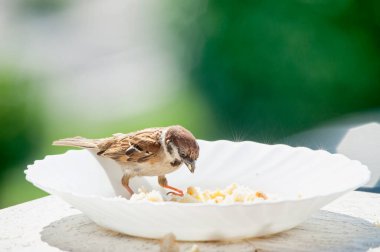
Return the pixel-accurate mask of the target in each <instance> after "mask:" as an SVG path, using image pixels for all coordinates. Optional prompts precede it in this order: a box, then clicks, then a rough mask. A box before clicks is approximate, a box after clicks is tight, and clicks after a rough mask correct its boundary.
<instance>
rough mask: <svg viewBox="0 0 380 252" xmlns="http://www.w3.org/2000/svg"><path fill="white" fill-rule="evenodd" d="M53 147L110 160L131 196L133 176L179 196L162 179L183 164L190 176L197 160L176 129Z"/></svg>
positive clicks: (192, 143)
mask: <svg viewBox="0 0 380 252" xmlns="http://www.w3.org/2000/svg"><path fill="white" fill-rule="evenodd" d="M53 145H56V146H71V147H80V148H85V149H92V150H96V152H97V155H99V156H102V157H106V158H110V159H112V160H114V161H116V162H117V163H119V164H120V166H121V167H122V169H123V176H122V178H121V183H122V185H123V186H124V187H125V189H126V190H127V191H128V192H129V193H130V194H131V195H132V194H133V193H134V192H133V190H132V189H131V187H130V186H129V180H130V179H131V178H133V177H136V176H158V183H159V185H160V186H162V187H164V188H166V189H169V190H172V191H171V192H168V194H174V195H177V196H183V191H182V190H180V189H177V188H175V187H172V186H169V184H168V180H167V179H166V177H165V175H166V174H168V173H171V172H174V171H175V170H177V169H178V168H179V167H180V166H181V165H182V164H185V165H186V166H187V167H188V169H189V170H190V172H191V173H194V171H195V161H196V160H197V159H198V156H199V145H198V143H197V141H196V139H195V137H194V136H193V134H192V133H191V132H190V131H189V130H187V129H185V128H184V127H182V126H180V125H175V126H169V127H160V128H147V129H143V130H140V131H136V132H131V133H127V134H122V133H117V134H113V135H112V136H111V137H107V138H101V139H88V138H83V137H80V136H77V137H72V138H65V139H60V140H57V141H54V142H53Z"/></svg>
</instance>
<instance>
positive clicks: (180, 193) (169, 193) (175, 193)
mask: <svg viewBox="0 0 380 252" xmlns="http://www.w3.org/2000/svg"><path fill="white" fill-rule="evenodd" d="M171 194H173V195H176V196H179V197H183V192H182V191H179V192H168V193H166V195H171Z"/></svg>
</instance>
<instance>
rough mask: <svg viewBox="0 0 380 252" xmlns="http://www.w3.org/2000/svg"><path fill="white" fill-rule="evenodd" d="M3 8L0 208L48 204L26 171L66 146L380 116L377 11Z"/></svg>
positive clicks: (277, 5)
mask: <svg viewBox="0 0 380 252" xmlns="http://www.w3.org/2000/svg"><path fill="white" fill-rule="evenodd" d="M53 2H54V3H53ZM1 3H2V4H3V7H4V8H2V9H1V10H0V16H1V17H2V18H1V19H0V39H1V41H2V44H1V46H0V148H1V151H0V160H1V161H0V164H1V165H0V208H2V207H7V206H10V205H13V204H17V203H20V202H24V201H27V200H31V199H34V198H37V197H40V196H43V195H45V193H43V192H41V191H40V190H38V189H36V188H35V187H33V186H32V185H31V184H29V183H28V182H26V181H25V178H24V173H23V170H24V169H25V168H26V165H27V164H31V163H33V162H34V160H36V159H42V158H43V157H44V156H45V155H48V154H57V153H62V152H64V151H65V150H66V149H67V148H60V147H52V146H51V142H52V141H53V140H55V139H58V138H63V137H69V136H76V135H81V136H86V137H90V138H96V137H105V136H108V135H111V134H112V133H116V132H129V131H133V130H138V129H142V128H146V127H153V126H166V125H171V124H181V125H183V126H185V127H187V128H188V129H190V130H191V131H192V132H193V133H194V135H195V136H196V137H197V138H201V139H208V140H212V139H219V138H223V139H230V140H234V141H242V140H254V141H260V142H265V143H279V142H282V140H283V139H284V138H285V137H288V136H290V135H292V134H295V133H297V132H301V131H304V130H307V129H310V128H312V127H315V126H317V125H320V124H322V123H324V122H326V121H328V120H331V119H334V118H338V117H340V116H343V115H346V114H349V113H353V112H360V111H367V110H371V109H376V108H377V109H378V108H379V107H380V95H379V94H380V60H379V59H380V2H379V1H376V0H372V1H359V0H336V1H327V0H318V1H317V0H315V1H313V0H303V1H301V0H299V1H270V0H267V1H216V0H215V1H190V2H186V3H185V2H177V1H172V0H166V1H162V2H159V3H152V2H150V1H139V2H135V1H115V2H112V3H111V2H106V1H94V2H87V1H78V2H73V1H63V0H60V1H46V0H33V1H27V0H18V1H10V0H7V1H6V0H2V1H1Z"/></svg>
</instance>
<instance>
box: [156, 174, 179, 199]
mask: <svg viewBox="0 0 380 252" xmlns="http://www.w3.org/2000/svg"><path fill="white" fill-rule="evenodd" d="M158 184H160V186H162V187H163V188H167V189H170V190H173V191H174V192H168V193H167V195H169V194H174V195H177V196H180V197H182V196H183V192H182V190H180V189H177V188H175V187H172V186H170V185H168V180H167V179H166V177H165V176H158Z"/></svg>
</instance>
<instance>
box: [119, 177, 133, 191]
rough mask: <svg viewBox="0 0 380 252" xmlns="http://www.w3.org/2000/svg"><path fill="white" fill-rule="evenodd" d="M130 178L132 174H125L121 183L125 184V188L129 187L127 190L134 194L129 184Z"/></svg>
mask: <svg viewBox="0 0 380 252" xmlns="http://www.w3.org/2000/svg"><path fill="white" fill-rule="evenodd" d="M129 179H130V176H129V175H127V174H124V175H123V177H122V178H121V183H122V184H123V186H124V187H125V189H127V191H128V192H129V193H130V194H131V195H132V194H134V192H133V190H132V188H131V187H130V186H129Z"/></svg>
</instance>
